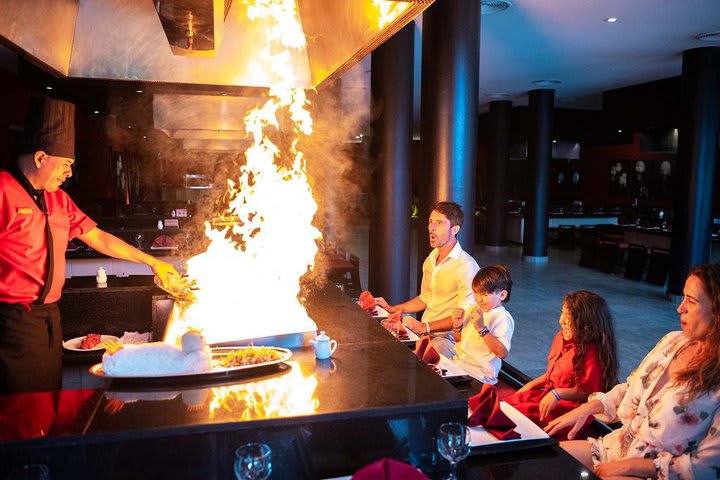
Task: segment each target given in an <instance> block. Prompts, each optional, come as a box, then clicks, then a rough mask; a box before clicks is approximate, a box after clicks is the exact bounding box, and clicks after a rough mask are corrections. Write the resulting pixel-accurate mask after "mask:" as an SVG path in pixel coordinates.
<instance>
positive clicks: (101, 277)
mask: <svg viewBox="0 0 720 480" xmlns="http://www.w3.org/2000/svg"><path fill="white" fill-rule="evenodd" d="M95 281H96V282H97V286H98V288H107V273H106V272H105V269H104V268H103V267H100V268H98V271H97V275H95Z"/></svg>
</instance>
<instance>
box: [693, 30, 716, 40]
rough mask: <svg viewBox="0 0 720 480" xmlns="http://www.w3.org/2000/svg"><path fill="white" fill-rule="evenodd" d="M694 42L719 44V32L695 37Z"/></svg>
mask: <svg viewBox="0 0 720 480" xmlns="http://www.w3.org/2000/svg"><path fill="white" fill-rule="evenodd" d="M695 39H696V40H700V41H701V42H720V30H719V31H717V32H707V33H701V34H699V35H695Z"/></svg>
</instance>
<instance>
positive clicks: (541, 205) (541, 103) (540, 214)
mask: <svg viewBox="0 0 720 480" xmlns="http://www.w3.org/2000/svg"><path fill="white" fill-rule="evenodd" d="M528 100H529V101H528V115H529V128H530V132H529V135H528V164H529V167H530V178H531V179H532V181H531V184H530V191H529V192H528V198H527V200H526V202H525V234H524V237H523V253H522V254H523V260H524V261H526V262H534V263H544V262H547V261H548V257H547V229H548V200H549V195H550V169H551V167H550V160H551V158H552V115H553V106H554V103H555V90H551V89H539V90H531V91H530V96H529V99H528Z"/></svg>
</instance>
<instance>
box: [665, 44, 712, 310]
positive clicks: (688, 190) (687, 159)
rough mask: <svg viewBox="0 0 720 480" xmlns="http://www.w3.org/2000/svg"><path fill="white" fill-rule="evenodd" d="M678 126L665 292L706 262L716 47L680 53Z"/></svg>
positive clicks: (678, 291)
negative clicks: (668, 269)
mask: <svg viewBox="0 0 720 480" xmlns="http://www.w3.org/2000/svg"><path fill="white" fill-rule="evenodd" d="M680 109H681V110H680V128H679V132H678V152H677V161H676V167H675V173H674V174H673V175H674V176H675V189H674V192H675V195H674V197H673V222H672V227H673V233H672V243H671V248H672V252H671V255H670V277H669V278H670V280H669V283H668V289H667V293H668V294H669V295H670V296H673V295H682V290H683V286H684V284H685V278H686V276H687V273H688V270H689V269H690V267H691V266H693V265H699V264H703V263H708V261H709V260H710V248H711V244H712V242H711V234H712V231H711V228H712V227H711V224H712V202H713V180H714V178H715V163H716V162H715V159H716V157H717V148H718V127H719V126H720V48H718V47H705V48H695V49H692V50H687V51H685V52H684V53H683V66H682V94H681V100H680Z"/></svg>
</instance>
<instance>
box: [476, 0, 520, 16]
mask: <svg viewBox="0 0 720 480" xmlns="http://www.w3.org/2000/svg"><path fill="white" fill-rule="evenodd" d="M511 6H512V2H510V0H482V1H481V2H480V15H490V14H491V13H498V12H503V11H505V10H507V9H508V8H510V7H511Z"/></svg>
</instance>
